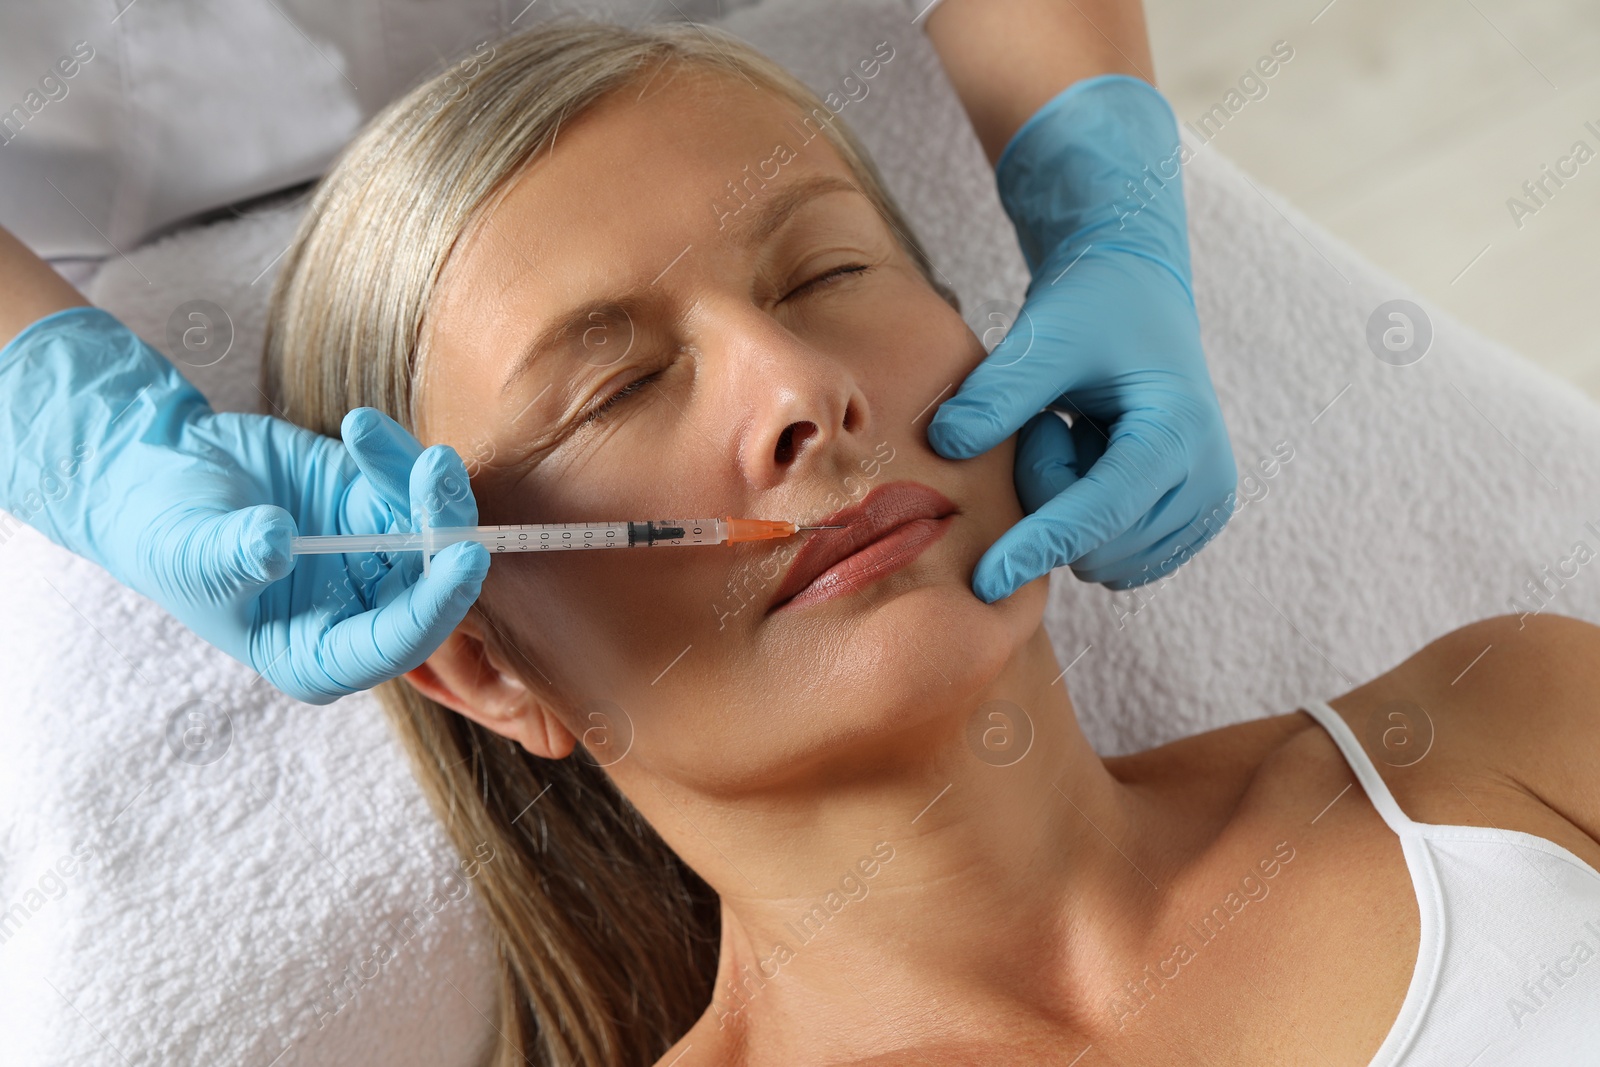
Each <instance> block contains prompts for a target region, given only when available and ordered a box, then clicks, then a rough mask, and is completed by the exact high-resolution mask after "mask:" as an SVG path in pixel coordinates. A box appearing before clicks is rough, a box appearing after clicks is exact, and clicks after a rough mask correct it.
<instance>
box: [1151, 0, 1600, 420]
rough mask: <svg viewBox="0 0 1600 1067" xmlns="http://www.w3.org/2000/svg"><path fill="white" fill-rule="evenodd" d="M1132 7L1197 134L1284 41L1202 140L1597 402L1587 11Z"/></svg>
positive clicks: (1599, 181) (1437, 3)
mask: <svg viewBox="0 0 1600 1067" xmlns="http://www.w3.org/2000/svg"><path fill="white" fill-rule="evenodd" d="M1145 10H1146V14H1147V16H1148V19H1149V25H1150V34H1151V38H1152V43H1153V45H1154V48H1155V59H1156V71H1155V73H1156V78H1157V81H1158V83H1159V84H1160V86H1161V88H1162V89H1163V90H1164V91H1165V92H1166V94H1167V96H1168V98H1169V99H1170V100H1171V101H1172V104H1173V108H1174V110H1176V112H1177V115H1178V119H1179V121H1180V122H1182V121H1188V122H1191V123H1195V124H1196V125H1197V127H1198V124H1199V121H1200V119H1201V118H1202V116H1204V115H1206V114H1207V113H1208V111H1209V109H1211V108H1212V107H1213V106H1215V105H1217V104H1219V103H1221V102H1222V101H1223V100H1224V98H1225V97H1226V95H1227V94H1228V92H1229V90H1230V89H1235V90H1236V89H1238V88H1239V80H1240V78H1241V76H1242V75H1243V74H1245V72H1247V71H1249V70H1251V69H1252V67H1253V66H1254V64H1255V62H1256V60H1257V59H1258V58H1260V57H1262V56H1266V55H1270V54H1271V51H1272V47H1273V45H1274V44H1275V43H1277V42H1279V41H1282V42H1286V44H1287V45H1288V47H1289V48H1292V49H1293V53H1294V58H1293V59H1291V60H1290V61H1288V62H1287V63H1284V64H1282V65H1281V67H1280V68H1279V69H1278V71H1277V73H1276V74H1275V75H1274V76H1273V77H1272V78H1270V79H1262V82H1263V84H1264V85H1265V88H1266V92H1265V94H1264V95H1263V94H1262V92H1261V90H1260V89H1259V88H1255V87H1254V86H1251V87H1250V88H1251V89H1252V92H1253V93H1254V95H1255V98H1254V99H1250V98H1245V103H1244V106H1242V107H1240V108H1238V110H1237V112H1236V113H1231V114H1230V115H1229V118H1228V120H1227V122H1226V123H1225V124H1219V122H1218V121H1217V120H1216V119H1215V118H1213V120H1212V123H1211V125H1210V126H1209V127H1207V128H1206V132H1207V134H1208V136H1210V135H1212V134H1213V131H1214V136H1213V137H1212V140H1211V142H1210V144H1211V145H1212V146H1214V147H1216V148H1217V149H1218V150H1220V151H1221V152H1222V153H1223V154H1224V155H1227V156H1228V157H1230V158H1232V159H1234V160H1235V161H1237V162H1238V163H1239V164H1240V165H1241V166H1242V167H1243V168H1244V169H1245V170H1246V171H1248V172H1249V173H1250V174H1251V175H1252V176H1253V177H1255V179H1256V180H1257V181H1258V182H1259V183H1260V184H1261V185H1262V186H1263V187H1266V188H1271V189H1273V190H1275V191H1276V192H1279V193H1281V194H1283V195H1284V196H1285V197H1286V198H1287V199H1289V200H1291V201H1293V202H1294V203H1295V204H1296V205H1298V206H1299V207H1300V208H1301V209H1302V210H1303V211H1305V212H1306V213H1307V214H1309V215H1310V216H1312V217H1313V218H1315V219H1316V220H1317V221H1318V222H1320V223H1322V224H1323V225H1324V226H1326V227H1327V228H1328V229H1329V230H1331V231H1332V232H1333V233H1334V234H1336V235H1338V236H1339V237H1340V238H1341V239H1343V240H1345V241H1347V242H1349V243H1350V244H1351V245H1353V246H1354V247H1355V248H1357V249H1358V250H1360V251H1361V252H1362V253H1364V254H1365V255H1366V256H1368V257H1369V258H1370V259H1372V260H1373V261H1374V262H1376V263H1377V264H1378V265H1379V266H1380V267H1382V268H1383V269H1385V270H1387V271H1389V272H1390V273H1392V274H1394V275H1395V276H1396V277H1398V278H1399V279H1400V280H1401V281H1403V282H1405V283H1406V284H1408V285H1410V286H1411V287H1413V288H1414V289H1415V290H1416V291H1417V292H1418V293H1420V294H1422V295H1423V296H1424V297H1426V298H1427V299H1429V300H1431V301H1433V302H1434V303H1436V304H1437V305H1439V306H1440V307H1443V308H1445V309H1446V310H1448V311H1450V312H1451V313H1452V314H1454V315H1456V316H1458V317H1459V318H1461V319H1462V320H1464V321H1465V322H1467V323H1469V324H1471V325H1472V326H1474V327H1476V328H1477V329H1479V330H1481V331H1482V332H1484V333H1486V334H1488V335H1489V336H1491V337H1494V338H1496V339H1497V340H1500V341H1502V342H1504V343H1505V344H1507V345H1509V346H1511V347H1512V348H1514V349H1516V350H1517V351H1519V352H1521V353H1522V354H1523V355H1524V356H1526V357H1528V358H1529V359H1531V360H1533V361H1535V362H1537V363H1539V364H1541V365H1542V366H1544V367H1546V368H1548V369H1549V370H1551V371H1553V372H1554V373H1556V374H1558V375H1560V376H1562V377H1564V378H1566V379H1568V380H1569V381H1572V382H1573V383H1575V384H1577V385H1578V386H1579V387H1581V388H1583V389H1585V390H1586V391H1587V392H1588V393H1589V395H1591V396H1593V397H1595V398H1596V399H1597V400H1600V330H1597V327H1596V306H1597V304H1600V0H1333V2H1332V3H1331V4H1330V3H1328V0H1145ZM1240 97H1244V94H1243V93H1240ZM1237 99H1239V98H1238V97H1236V98H1235V100H1236V101H1237ZM1219 125H1220V129H1219V128H1218V127H1219ZM1578 142H1583V143H1584V145H1585V146H1586V151H1587V154H1588V155H1592V157H1593V158H1588V155H1586V152H1585V151H1583V150H1579V149H1578ZM1545 168H1549V170H1548V172H1547V171H1546V169H1545ZM1563 174H1565V175H1566V176H1565V177H1563V176H1562V175H1563ZM1550 175H1555V177H1554V178H1552V177H1550ZM1525 182H1529V183H1532V195H1530V193H1529V191H1528V190H1527V189H1525V188H1524V184H1523V183H1525ZM1558 183H1559V184H1558ZM1513 199H1515V200H1516V201H1520V202H1521V204H1522V205H1523V207H1522V208H1520V209H1514V207H1513V206H1512V205H1510V204H1508V201H1511V200H1513Z"/></svg>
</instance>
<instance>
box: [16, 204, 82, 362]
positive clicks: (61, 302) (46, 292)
mask: <svg viewBox="0 0 1600 1067" xmlns="http://www.w3.org/2000/svg"><path fill="white" fill-rule="evenodd" d="M88 303H89V301H88V300H86V299H84V296H83V294H82V293H80V292H78V290H77V289H75V288H73V287H72V285H71V284H70V283H68V282H67V280H66V279H65V278H63V277H61V275H59V274H57V273H56V272H55V270H54V268H52V267H51V266H50V264H48V263H46V262H45V261H44V260H42V259H40V258H39V257H38V256H36V255H34V254H33V252H32V251H31V250H30V249H29V248H28V246H27V245H25V244H23V243H22V242H21V241H19V240H17V239H16V238H15V237H13V236H12V235H11V233H10V232H9V231H7V230H6V229H5V228H4V227H0V348H3V347H5V346H6V345H7V344H9V343H10V342H11V339H12V338H14V337H16V336H17V334H19V333H21V332H22V331H23V330H24V329H26V328H27V327H28V326H29V325H31V324H32V323H35V322H37V321H39V320H40V319H42V318H44V317H45V316H46V315H50V314H53V313H55V312H57V311H61V310H63V309H64V308H70V307H81V306H83V305H86V304H88Z"/></svg>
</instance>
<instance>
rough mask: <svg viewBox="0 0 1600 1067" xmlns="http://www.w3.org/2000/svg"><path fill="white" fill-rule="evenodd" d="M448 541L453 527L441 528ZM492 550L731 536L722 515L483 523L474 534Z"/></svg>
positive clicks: (710, 541)
mask: <svg viewBox="0 0 1600 1067" xmlns="http://www.w3.org/2000/svg"><path fill="white" fill-rule="evenodd" d="M438 533H439V534H440V535H441V536H440V540H441V541H444V540H445V539H446V538H447V537H448V535H449V533H450V531H448V530H446V529H443V528H441V529H440V530H439V531H438ZM472 539H473V540H475V541H478V542H480V543H481V544H483V546H484V547H485V548H487V549H488V550H489V551H491V552H574V551H585V550H592V549H603V548H652V547H655V546H658V545H716V544H721V543H722V542H723V541H726V540H727V539H728V530H727V524H726V523H725V522H723V520H721V519H657V520H653V521H650V522H574V523H562V524H560V526H559V527H557V528H553V529H548V530H541V529H538V528H537V527H535V528H533V529H529V528H528V527H526V526H483V527H479V533H478V535H477V536H475V537H473V538H472Z"/></svg>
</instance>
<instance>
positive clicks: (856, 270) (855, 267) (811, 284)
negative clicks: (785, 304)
mask: <svg viewBox="0 0 1600 1067" xmlns="http://www.w3.org/2000/svg"><path fill="white" fill-rule="evenodd" d="M871 269H872V268H871V267H870V266H868V265H867V264H865V263H849V264H846V265H845V266H843V267H835V268H834V269H833V270H830V271H826V272H824V273H822V274H819V275H817V276H816V277H815V278H812V279H811V280H810V281H808V282H805V283H803V284H802V285H800V287H799V288H797V289H795V290H794V292H791V293H790V294H789V296H794V295H796V294H797V293H804V292H808V291H810V290H811V289H814V288H816V287H817V286H820V285H822V284H823V283H827V282H832V281H834V280H835V279H837V278H839V277H841V276H842V275H846V274H865V273H867V272H868V271H870V270H871ZM784 299H788V297H785V298H784Z"/></svg>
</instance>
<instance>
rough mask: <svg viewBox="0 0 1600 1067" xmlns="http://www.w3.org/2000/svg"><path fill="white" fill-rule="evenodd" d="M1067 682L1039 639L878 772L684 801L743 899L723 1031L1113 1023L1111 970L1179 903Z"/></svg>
mask: <svg viewBox="0 0 1600 1067" xmlns="http://www.w3.org/2000/svg"><path fill="white" fill-rule="evenodd" d="M1059 672H1060V668H1059V667H1058V665H1057V661H1056V659H1055V656H1054V653H1053V651H1052V649H1051V647H1050V643H1049V639H1048V637H1047V636H1046V634H1045V632H1044V630H1043V629H1042V628H1040V629H1039V630H1038V631H1037V633H1036V634H1035V635H1034V636H1033V637H1032V638H1031V639H1030V640H1028V641H1026V642H1024V643H1023V645H1022V646H1021V647H1020V648H1019V649H1018V650H1017V652H1016V653H1015V654H1014V655H1013V656H1012V657H1011V659H1010V660H1009V661H1007V662H1006V663H1005V665H1004V667H1003V669H1002V670H1001V671H1000V673H999V674H998V675H997V676H995V677H993V678H992V679H990V680H989V681H988V682H987V683H985V684H983V685H982V686H981V687H980V688H979V689H978V691H976V692H967V693H964V694H963V695H962V697H961V698H960V699H959V700H954V701H952V703H951V706H950V707H948V708H946V709H944V711H945V713H944V714H942V715H937V716H934V717H931V718H920V719H919V721H918V723H917V725H916V726H915V727H913V728H911V729H908V730H907V731H906V732H905V734H904V735H899V736H896V737H894V738H892V739H891V740H890V741H889V742H888V743H887V744H885V745H883V746H881V748H877V749H875V750H874V751H873V752H872V753H871V754H870V758H868V759H864V760H858V761H857V764H858V767H870V768H871V769H870V771H866V770H861V769H857V768H852V769H851V770H850V771H849V772H846V773H843V774H841V773H840V772H839V771H838V768H837V767H835V768H833V773H832V774H831V775H829V776H827V777H826V778H824V777H823V776H821V775H819V776H818V777H817V778H816V780H814V781H812V782H809V783H808V785H807V786H806V787H805V788H804V789H802V790H795V789H793V788H789V789H786V790H785V791H784V792H783V794H782V795H778V796H768V795H763V796H758V797H754V798H752V797H740V798H738V799H737V800H707V799H706V798H703V797H695V796H693V795H680V796H676V797H674V798H673V800H672V807H673V808H675V809H677V811H676V813H675V814H676V815H677V816H678V817H677V818H671V817H669V820H668V821H669V823H674V822H675V823H677V824H679V825H683V824H689V825H690V826H692V827H693V829H692V830H691V831H690V832H689V833H686V834H684V835H683V836H682V838H681V839H670V838H669V840H670V843H671V844H672V845H673V847H674V848H675V849H677V850H678V851H679V854H680V855H682V856H684V858H685V859H686V860H687V861H688V862H689V863H690V864H691V865H692V866H694V867H695V869H696V870H697V871H699V872H700V873H701V875H702V877H705V878H706V880H707V881H708V882H709V883H710V884H711V886H712V887H713V888H714V889H715V890H716V891H717V892H718V894H719V895H720V897H721V899H722V925H723V933H722V958H721V962H720V964H719V971H718V975H717V982H716V988H715V992H714V993H713V998H712V1004H711V1008H710V1015H711V1016H712V1017H714V1018H715V1019H716V1020H717V1022H718V1024H719V1029H726V1028H729V1027H736V1028H738V1030H739V1031H740V1032H741V1033H742V1034H744V1035H746V1037H749V1036H750V1035H753V1034H754V1033H756V1032H757V1031H761V1032H762V1034H763V1036H762V1041H763V1043H769V1042H770V1043H772V1044H788V1045H792V1046H796V1047H815V1045H816V1043H817V1042H818V1041H819V1040H823V1041H824V1042H826V1043H835V1042H836V1043H838V1044H839V1045H840V1046H841V1047H843V1046H846V1045H848V1046H850V1047H851V1048H853V1049H854V1052H855V1053H859V1052H860V1051H861V1049H862V1048H863V1047H869V1046H870V1045H871V1044H872V1043H873V1035H874V1034H876V1035H878V1036H879V1038H880V1039H881V1040H882V1041H885V1042H894V1041H896V1039H897V1038H898V1037H899V1036H900V1035H898V1034H897V1030H899V1029H900V1027H901V1026H902V1025H903V1022H902V1021H903V1020H906V1019H908V1018H927V1017H928V1015H929V1012H928V1007H929V1005H931V1004H937V1005H938V1006H939V1009H938V1015H937V1018H935V1019H934V1020H933V1023H934V1025H938V1026H941V1027H945V1026H949V1025H952V1024H956V1018H957V1017H958V1016H960V1015H963V1014H970V1015H971V1017H972V1019H973V1021H974V1024H975V1025H978V1026H983V1025H988V1026H992V1025H993V1020H994V1019H995V1018H996V1015H995V1012H996V1011H1004V1012H1009V1013H1012V1016H1013V1017H1014V1016H1015V1013H1016V1012H1017V1011H1023V1012H1027V1013H1031V1014H1035V1015H1037V1016H1047V1017H1049V1018H1050V1019H1051V1020H1052V1021H1061V1020H1070V1019H1071V1018H1073V1017H1074V1016H1078V1015H1079V1013H1080V1012H1083V1013H1090V1014H1093V1013H1095V1012H1097V1011H1098V1012H1101V1013H1103V1010H1104V1008H1103V1006H1104V1003H1105V1001H1106V999H1107V997H1108V996H1109V990H1110V988H1111V986H1112V985H1114V983H1113V982H1111V980H1110V979H1111V978H1112V977H1113V976H1114V975H1116V974H1120V973H1121V972H1120V969H1118V968H1116V967H1114V966H1112V965H1111V961H1113V960H1115V959H1118V958H1121V957H1123V956H1125V955H1127V954H1129V953H1132V952H1135V951H1137V948H1136V946H1137V943H1138V938H1139V936H1140V933H1141V932H1142V931H1144V930H1146V929H1148V924H1149V918H1150V916H1151V914H1152V913H1153V912H1154V910H1155V908H1156V907H1157V906H1158V904H1159V902H1160V897H1159V893H1158V891H1157V890H1156V887H1155V883H1153V882H1151V881H1150V880H1149V878H1147V877H1146V876H1145V874H1143V873H1141V871H1140V868H1141V867H1143V868H1144V869H1145V870H1149V869H1150V866H1151V862H1152V861H1150V860H1149V859H1147V858H1145V856H1144V855H1142V854H1141V853H1140V852H1139V851H1138V850H1136V849H1135V847H1134V845H1133V844H1132V842H1134V841H1136V840H1148V837H1147V836H1146V835H1144V834H1143V833H1142V831H1143V828H1144V826H1145V825H1146V824H1147V823H1148V822H1149V819H1148V814H1149V805H1148V804H1145V803H1142V802H1141V800H1140V797H1139V795H1138V794H1137V793H1136V792H1135V790H1133V789H1132V788H1130V787H1129V786H1127V785H1125V784H1123V783H1122V782H1119V781H1118V780H1117V779H1116V778H1115V777H1114V776H1113V775H1112V773H1111V772H1110V770H1108V768H1107V766H1106V764H1105V763H1104V762H1103V761H1102V760H1101V759H1100V758H1099V756H1098V755H1096V753H1095V752H1094V750H1093V749H1092V748H1091V747H1090V746H1089V743H1088V741H1087V739H1086V738H1085V737H1084V735H1083V732H1082V730H1081V729H1080V728H1079V725H1078V722H1077V717H1076V714H1075V712H1074V709H1073V706H1072V701H1071V699H1070V698H1069V697H1068V695H1067V692H1066V689H1065V686H1064V685H1063V684H1062V682H1061V681H1059V680H1058V678H1059ZM1030 734H1031V739H1030V737H1029V735H1030ZM651 814H652V813H649V812H647V815H651ZM652 821H656V820H655V819H654V818H653V817H652ZM656 825H658V826H660V825H662V823H661V822H659V821H657V822H656ZM1141 860H1142V861H1143V862H1141ZM1152 876H1153V877H1159V875H1157V874H1155V873H1154V872H1152ZM869 986H870V989H871V995H870V996H866V995H865V992H866V990H867V988H868V987H869ZM816 1019H827V1020H829V1025H828V1027H827V1028H826V1029H827V1031H828V1033H827V1035H826V1036H825V1037H822V1038H820V1039H819V1036H818V1033H817V1028H816V1027H815V1026H813V1025H811V1022H809V1021H808V1020H813V1021H814V1020H816Z"/></svg>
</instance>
